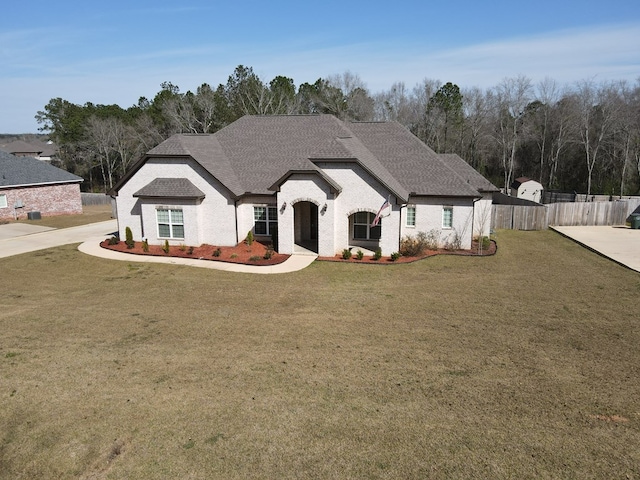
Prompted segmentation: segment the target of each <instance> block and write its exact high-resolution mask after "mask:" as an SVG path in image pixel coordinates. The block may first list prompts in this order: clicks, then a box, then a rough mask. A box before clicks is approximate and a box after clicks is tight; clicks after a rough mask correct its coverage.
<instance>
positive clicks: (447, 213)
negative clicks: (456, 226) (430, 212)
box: [442, 206, 453, 228]
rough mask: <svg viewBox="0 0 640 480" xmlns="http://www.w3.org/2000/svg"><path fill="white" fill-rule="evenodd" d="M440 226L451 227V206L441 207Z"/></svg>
mask: <svg viewBox="0 0 640 480" xmlns="http://www.w3.org/2000/svg"><path fill="white" fill-rule="evenodd" d="M442 228H453V207H449V206H446V207H442Z"/></svg>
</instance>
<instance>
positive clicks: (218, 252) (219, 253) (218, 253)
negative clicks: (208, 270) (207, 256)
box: [213, 247, 222, 257]
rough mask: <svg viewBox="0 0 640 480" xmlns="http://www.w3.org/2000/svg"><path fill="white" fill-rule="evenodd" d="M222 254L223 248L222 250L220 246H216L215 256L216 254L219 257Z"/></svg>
mask: <svg viewBox="0 0 640 480" xmlns="http://www.w3.org/2000/svg"><path fill="white" fill-rule="evenodd" d="M221 254H222V250H220V247H218V248H216V249H215V250H214V251H213V256H214V257H219V256H220V255H221Z"/></svg>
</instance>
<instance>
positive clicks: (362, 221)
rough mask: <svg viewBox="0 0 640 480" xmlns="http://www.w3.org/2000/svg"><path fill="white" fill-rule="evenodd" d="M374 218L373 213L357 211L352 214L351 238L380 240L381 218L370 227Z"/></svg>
mask: <svg viewBox="0 0 640 480" xmlns="http://www.w3.org/2000/svg"><path fill="white" fill-rule="evenodd" d="M375 218H376V216H375V214H374V213H370V212H357V213H355V214H354V215H353V239H354V240H380V237H381V235H382V219H379V220H378V224H377V225H376V226H375V227H372V226H371V224H372V223H373V220H374V219H375Z"/></svg>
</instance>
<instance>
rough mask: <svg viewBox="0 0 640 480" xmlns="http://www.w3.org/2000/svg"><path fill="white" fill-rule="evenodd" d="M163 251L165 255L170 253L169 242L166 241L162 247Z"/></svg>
mask: <svg viewBox="0 0 640 480" xmlns="http://www.w3.org/2000/svg"><path fill="white" fill-rule="evenodd" d="M162 251H163V252H164V253H169V240H165V241H164V245H163V246H162Z"/></svg>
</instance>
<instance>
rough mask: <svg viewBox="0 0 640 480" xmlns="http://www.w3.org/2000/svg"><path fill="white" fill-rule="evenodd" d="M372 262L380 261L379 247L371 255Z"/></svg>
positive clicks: (380, 250) (380, 252)
mask: <svg viewBox="0 0 640 480" xmlns="http://www.w3.org/2000/svg"><path fill="white" fill-rule="evenodd" d="M371 258H373V259H374V260H380V259H381V258H382V249H381V248H380V247H378V248H376V251H375V252H374V253H373V257H371Z"/></svg>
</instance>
